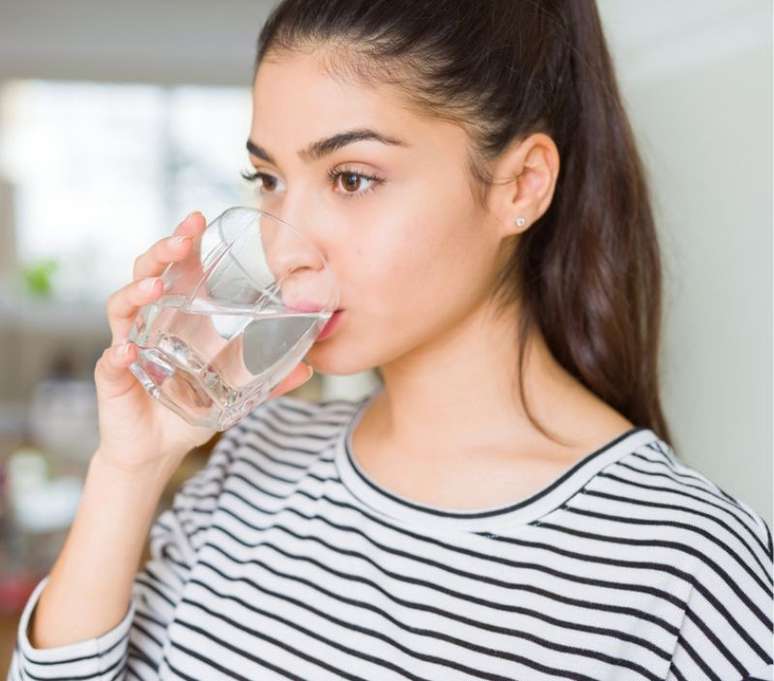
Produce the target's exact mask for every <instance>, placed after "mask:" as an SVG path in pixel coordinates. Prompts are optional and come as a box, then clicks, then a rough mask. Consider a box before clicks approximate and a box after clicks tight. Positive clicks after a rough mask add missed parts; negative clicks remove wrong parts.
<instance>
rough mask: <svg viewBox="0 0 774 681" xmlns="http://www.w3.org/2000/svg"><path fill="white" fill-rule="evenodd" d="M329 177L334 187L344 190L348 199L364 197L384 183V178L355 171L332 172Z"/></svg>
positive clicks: (343, 192)
mask: <svg viewBox="0 0 774 681" xmlns="http://www.w3.org/2000/svg"><path fill="white" fill-rule="evenodd" d="M328 176H329V177H330V178H331V180H332V181H333V183H334V185H336V186H340V187H341V188H342V191H341V193H342V194H343V195H344V196H346V197H347V198H354V197H356V196H363V195H364V194H367V193H368V192H371V191H373V190H374V189H375V187H376V185H378V184H380V183H381V182H382V178H380V177H376V176H375V175H365V174H363V173H358V172H356V171H354V170H332V171H330V172H329V173H328Z"/></svg>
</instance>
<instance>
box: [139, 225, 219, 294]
mask: <svg viewBox="0 0 774 681" xmlns="http://www.w3.org/2000/svg"><path fill="white" fill-rule="evenodd" d="M206 226H207V223H206V221H205V219H204V215H202V214H201V213H199V212H194V213H191V214H190V215H189V216H188V217H187V218H185V220H183V221H182V222H181V223H180V224H179V225H178V226H177V227H176V228H175V231H174V234H173V235H172V236H171V237H168V238H165V239H161V240H160V241H157V242H156V243H155V244H153V246H151V247H150V248H149V249H148V250H147V251H145V253H143V254H142V255H140V256H139V257H138V258H137V259H136V260H135V261H134V270H133V274H132V278H133V279H134V280H135V281H136V280H138V279H145V278H146V277H153V276H156V275H158V274H161V273H162V272H163V271H164V269H165V268H166V266H167V265H169V263H171V262H175V261H177V260H182V259H183V258H184V257H186V256H187V255H188V254H189V253H190V250H191V243H192V242H193V240H194V238H196V237H197V236H198V235H199V234H201V233H202V232H203V231H204V228H205V227H206Z"/></svg>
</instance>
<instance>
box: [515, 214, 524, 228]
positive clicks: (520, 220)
mask: <svg viewBox="0 0 774 681" xmlns="http://www.w3.org/2000/svg"><path fill="white" fill-rule="evenodd" d="M525 222H527V220H526V219H525V218H523V217H522V216H521V215H519V217H517V218H516V224H517V225H518V226H519V227H524V223H525Z"/></svg>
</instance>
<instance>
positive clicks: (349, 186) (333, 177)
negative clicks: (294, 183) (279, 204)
mask: <svg viewBox="0 0 774 681" xmlns="http://www.w3.org/2000/svg"><path fill="white" fill-rule="evenodd" d="M242 177H243V178H244V179H245V180H247V181H248V182H258V181H260V184H259V186H258V191H259V193H274V192H275V191H276V189H277V184H278V183H279V182H280V180H279V179H278V178H276V177H274V176H273V175H269V174H268V173H263V172H261V171H260V170H258V171H255V172H249V171H242ZM328 177H329V179H330V181H331V182H332V184H333V186H334V189H335V190H338V193H340V194H341V195H342V196H344V197H345V198H355V197H357V196H363V195H365V194H367V193H368V192H371V191H373V190H374V189H375V187H376V185H378V184H381V182H383V181H384V180H383V179H382V178H380V177H377V176H375V175H365V174H364V173H358V172H356V171H354V170H331V171H329V172H328ZM339 187H341V189H340V190H339V189H338V188H339Z"/></svg>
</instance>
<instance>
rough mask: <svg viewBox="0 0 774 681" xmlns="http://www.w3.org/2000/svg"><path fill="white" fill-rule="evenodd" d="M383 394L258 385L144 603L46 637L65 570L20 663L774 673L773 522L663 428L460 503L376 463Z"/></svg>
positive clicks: (159, 549) (208, 680) (167, 519)
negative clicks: (532, 487)
mask: <svg viewBox="0 0 774 681" xmlns="http://www.w3.org/2000/svg"><path fill="white" fill-rule="evenodd" d="M372 394H373V393H372ZM365 404H367V398H363V399H362V400H357V401H348V400H329V401H326V402H323V403H319V404H317V403H312V402H307V401H304V400H301V399H298V398H296V397H291V396H288V395H286V396H283V397H280V398H277V399H274V400H271V401H269V402H266V403H264V404H262V405H261V406H259V407H258V409H256V410H255V412H253V413H252V414H251V415H250V416H248V417H247V418H246V419H244V420H243V421H242V422H241V423H239V424H238V425H236V426H234V427H233V428H231V429H230V430H229V431H227V432H226V433H224V435H223V437H222V438H221V439H220V440H219V442H218V444H217V445H216V447H215V449H214V450H213V453H212V455H211V458H210V460H209V462H208V465H207V466H206V467H205V468H204V469H202V470H201V471H199V472H198V473H197V474H196V475H194V476H192V477H191V478H190V479H189V480H188V481H187V482H186V483H185V484H184V485H183V486H182V488H181V490H180V491H179V492H178V494H177V495H176V497H175V500H174V504H173V507H172V508H171V509H168V510H165V511H164V512H163V513H162V514H161V515H160V516H159V518H158V519H157V520H156V522H155V523H154V525H153V527H152V530H151V550H152V558H151V560H150V561H149V562H148V563H147V564H146V565H145V566H144V568H143V569H142V570H141V571H140V572H139V574H138V575H137V577H136V580H135V586H134V591H133V598H132V601H131V603H130V604H128V609H127V613H126V616H125V617H124V619H123V621H121V622H120V623H119V624H118V625H117V626H116V627H115V628H114V629H112V630H111V631H107V632H105V633H104V635H102V636H100V637H98V638H95V639H91V640H86V641H80V642H77V643H73V644H71V645H67V646H63V647H59V648H50V649H35V648H33V647H31V645H30V642H29V640H28V638H27V637H26V630H27V624H28V622H29V618H30V615H31V613H32V611H33V608H34V607H35V603H36V600H37V598H38V595H39V594H40V592H41V591H42V589H43V587H44V585H45V583H46V580H45V579H44V580H43V581H42V582H41V583H40V584H39V585H38V587H37V589H36V590H35V592H34V593H33V594H32V596H31V597H30V599H29V601H28V603H27V606H26V608H25V610H24V614H23V617H22V619H21V622H20V626H19V639H18V647H17V650H16V652H15V654H14V659H13V662H12V666H11V670H10V672H9V677H8V678H9V679H13V680H14V681H18V680H20V679H36V680H37V679H82V680H108V679H111V680H112V679H127V680H133V679H146V680H147V679H193V680H196V681H221V680H223V679H245V680H247V679H249V680H250V681H269V680H270V679H299V680H303V681H318V680H319V681H327V680H332V679H360V680H363V681H381V680H382V679H384V680H385V681H387V680H393V679H416V680H419V679H427V680H433V681H436V680H437V681H447V680H457V679H498V680H503V681H504V680H506V679H508V680H513V679H516V680H519V681H533V680H534V681H555V680H556V679H575V680H578V681H591V680H592V679H595V680H601V679H605V680H618V679H620V680H625V681H629V680H630V679H631V680H635V679H648V680H652V681H660V680H663V679H670V680H671V679H679V680H681V681H701V680H706V679H713V680H714V681H741V680H742V679H747V680H751V679H771V674H772V538H771V532H770V529H769V527H768V526H767V524H766V523H765V521H764V520H763V519H762V518H761V517H760V515H758V514H756V513H755V511H753V510H752V509H751V508H750V507H749V506H748V505H747V504H745V503H744V502H743V501H741V500H739V499H736V498H734V497H732V496H730V495H729V494H727V493H725V492H724V491H723V490H721V489H720V488H719V487H718V486H717V485H716V484H714V483H713V482H711V481H710V480H708V479H707V478H706V477H705V476H703V475H702V474H701V473H699V472H698V471H696V470H695V469H692V468H689V467H687V466H686V465H685V464H683V463H682V462H681V461H680V460H678V459H677V458H676V455H675V453H674V451H673V450H672V449H671V448H670V447H669V446H668V445H667V444H666V443H665V442H664V441H662V440H660V439H659V438H658V437H657V436H656V435H655V434H654V432H653V431H652V430H649V429H647V428H633V429H632V430H630V431H628V432H626V433H624V434H623V435H621V436H620V437H618V438H617V439H615V440H613V441H612V442H610V443H608V444H607V445H606V446H604V447H602V448H600V449H599V450H597V451H595V452H593V453H590V454H588V455H587V456H586V457H585V458H583V459H582V460H581V461H579V462H578V463H576V464H575V465H573V466H572V467H571V468H570V469H568V470H567V471H566V472H565V473H564V474H563V475H561V476H560V477H559V478H558V479H556V480H555V481H554V482H553V483H552V484H551V485H549V486H548V487H546V488H545V489H543V490H542V491H540V492H538V493H536V494H534V495H533V496H531V497H529V498H527V499H525V500H523V501H520V502H518V503H515V504H512V505H510V506H506V507H501V508H495V509H487V510H482V511H479V512H471V511H464V512H458V511H450V510H441V509H437V508H431V507H428V506H425V505H420V504H417V503H412V502H410V501H409V500H406V499H403V498H401V497H399V496H396V495H395V494H392V493H390V492H389V491H388V490H386V489H383V488H381V487H380V486H379V485H377V484H375V483H374V482H373V481H371V480H369V479H368V478H367V477H366V476H365V475H364V474H363V472H362V471H361V470H360V469H359V468H358V466H357V463H356V459H354V458H353V453H352V449H351V444H352V443H351V438H350V433H351V430H352V427H353V424H354V423H356V420H357V418H358V417H359V415H360V414H361V413H362V409H363V406H364V405H365ZM118 531H120V530H118ZM46 579H47V578H46Z"/></svg>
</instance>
